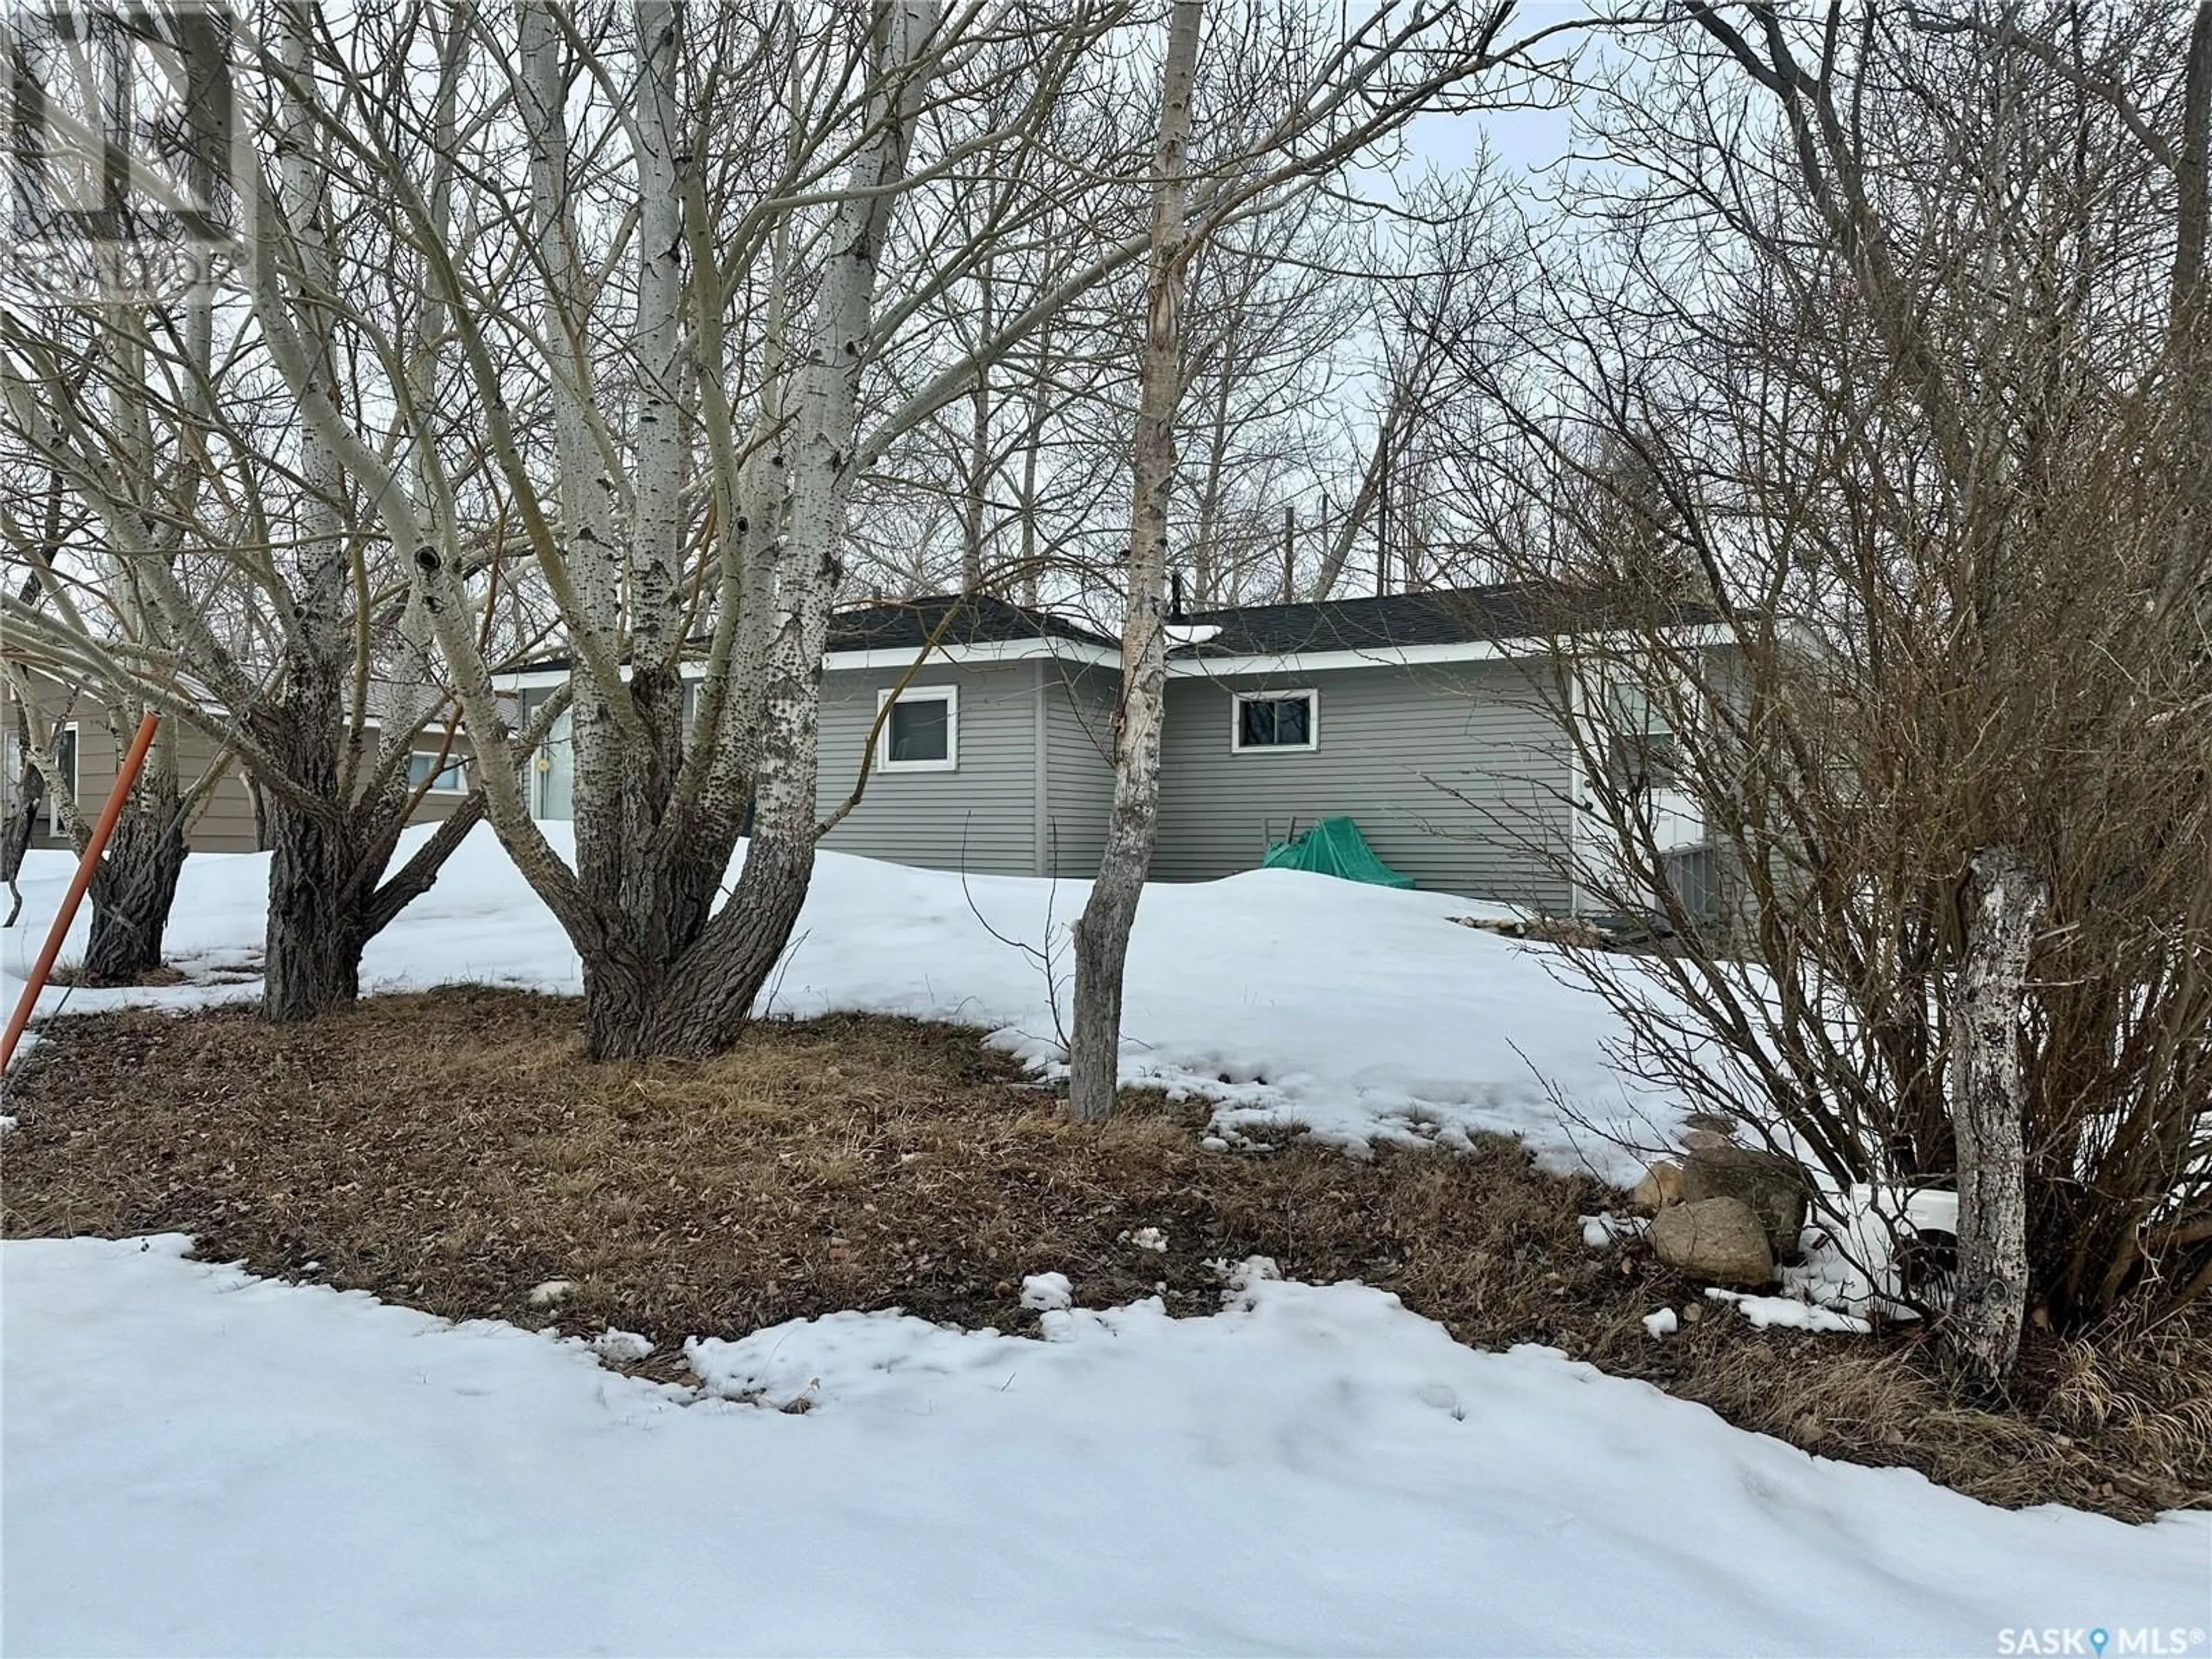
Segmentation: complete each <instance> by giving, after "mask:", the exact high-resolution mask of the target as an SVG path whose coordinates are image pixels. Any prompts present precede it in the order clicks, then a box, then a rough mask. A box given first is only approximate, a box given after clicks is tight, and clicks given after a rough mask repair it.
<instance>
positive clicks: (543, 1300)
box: [530, 1279, 576, 1308]
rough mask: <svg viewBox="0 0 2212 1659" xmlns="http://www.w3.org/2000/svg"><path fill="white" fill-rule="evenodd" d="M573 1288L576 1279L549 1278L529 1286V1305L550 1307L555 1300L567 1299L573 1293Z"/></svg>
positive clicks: (562, 1300)
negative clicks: (540, 1283) (541, 1282)
mask: <svg viewBox="0 0 2212 1659" xmlns="http://www.w3.org/2000/svg"><path fill="white" fill-rule="evenodd" d="M575 1289H576V1281H575V1280H574V1279H547V1280H545V1282H544V1283H543V1284H542V1285H532V1286H531V1289H530V1305H531V1306H532V1307H533V1308H550V1307H551V1306H552V1305H553V1304H555V1303H556V1302H565V1301H567V1300H568V1297H570V1296H572V1295H574V1293H575Z"/></svg>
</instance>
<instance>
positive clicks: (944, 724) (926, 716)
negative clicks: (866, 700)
mask: <svg viewBox="0 0 2212 1659" xmlns="http://www.w3.org/2000/svg"><path fill="white" fill-rule="evenodd" d="M885 703H890V710H889V712H888V713H886V714H884V724H883V732H882V735H881V736H880V738H878V740H877V745H876V765H877V767H878V769H879V770H882V771H885V772H950V771H952V770H954V769H956V768H957V766H958V764H959V761H960V694H959V692H958V690H957V689H956V688H954V687H952V686H950V685H916V686H909V687H908V688H907V689H906V690H903V691H902V692H900V693H899V694H898V696H897V698H896V701H893V698H892V695H891V693H890V691H888V690H884V691H879V692H878V693H877V694H876V708H877V709H878V712H882V711H883V708H884V704H885Z"/></svg>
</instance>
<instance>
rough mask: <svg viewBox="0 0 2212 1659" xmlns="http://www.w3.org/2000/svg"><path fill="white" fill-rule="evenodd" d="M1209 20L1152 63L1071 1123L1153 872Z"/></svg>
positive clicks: (1104, 1095)
mask: <svg viewBox="0 0 2212 1659" xmlns="http://www.w3.org/2000/svg"><path fill="white" fill-rule="evenodd" d="M1204 21H1205V9H1204V7H1203V6H1201V5H1200V3H1199V0H1176V4H1175V7H1174V9H1173V10H1172V11H1171V12H1170V14H1169V21H1168V38H1167V52H1166V56H1165V58H1164V61H1163V63H1162V65H1161V70H1160V131H1159V148H1158V153H1157V155H1155V157H1154V161H1153V164H1152V231H1151V238H1150V240H1151V244H1152V252H1151V253H1150V255H1149V256H1148V259H1147V274H1146V284H1145V288H1146V305H1145V355H1144V357H1143V360H1142V362H1141V363H1140V364H1139V368H1138V373H1137V380H1138V386H1139V392H1138V401H1137V432H1136V437H1135V440H1134V442H1133V446H1132V452H1131V453H1132V458H1133V473H1134V475H1135V489H1134V504H1133V510H1132V513H1131V516H1130V524H1129V580H1128V591H1127V597H1126V599H1125V600H1124V602H1123V603H1124V607H1125V609H1124V612H1123V618H1122V623H1121V706H1120V708H1118V709H1117V710H1116V712H1115V722H1114V726H1115V730H1114V811H1113V817H1112V818H1111V820H1110V821H1109V824H1108V828H1107V832H1106V847H1105V850H1104V851H1103V853H1102V854H1100V857H1099V860H1098V878H1097V880H1096V881H1095V882H1093V883H1092V884H1091V896H1090V898H1089V900H1088V901H1087V902H1085V905H1084V907H1083V914H1082V915H1080V916H1079V917H1078V918H1077V919H1076V922H1075V1024H1074V1030H1073V1035H1072V1036H1071V1037H1070V1039H1069V1042H1068V1049H1067V1057H1068V1073H1069V1076H1068V1109H1069V1110H1070V1111H1072V1112H1073V1114H1074V1115H1075V1117H1076V1119H1077V1120H1078V1121H1080V1122H1085V1123H1098V1122H1103V1121H1105V1119H1107V1118H1108V1117H1110V1116H1111V1115H1113V1111H1114V1103H1115V1097H1116V1096H1117V1094H1118V1092H1119V1090H1120V1087H1121V1058H1120V1056H1121V981H1122V975H1123V970H1124V969H1125V967H1126V965H1127V961H1128V955H1129V930H1130V928H1131V927H1132V926H1133V925H1134V923H1135V921H1136V920H1137V901H1138V900H1139V898H1140V897H1142V896H1143V895H1144V890H1145V876H1146V872H1147V871H1148V870H1149V869H1150V868H1151V867H1152V841H1153V836H1154V829H1155V824H1156V822H1157V820H1158V813H1159V771H1160V727H1161V720H1162V716H1163V714H1164V713H1165V707H1164V705H1165V699H1166V692H1167V678H1168V668H1167V628H1166V622H1167V617H1166V602H1167V568H1168V506H1169V493H1170V490H1171V489H1173V488H1174V485H1175V475H1176V404H1178V403H1179V402H1180V400H1181V398H1182V302H1183V293H1184V288H1185V285H1186V283H1187V282H1188V248H1189V246H1190V244H1191V228H1190V226H1189V224H1188V222H1187V215H1186V209H1185V205H1184V204H1185V201H1186V199H1187V195H1188V190H1189V179H1188V169H1187V163H1186V161H1185V154H1184V152H1185V149H1186V148H1187V147H1188V144H1189V142H1190V106H1191V94H1192V90H1193V88H1194V83H1195V82H1196V80H1197V76H1198V43H1199V34H1200V29H1201V27H1202V26H1203V24H1204Z"/></svg>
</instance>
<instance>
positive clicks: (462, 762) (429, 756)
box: [407, 749, 469, 795]
mask: <svg viewBox="0 0 2212 1659" xmlns="http://www.w3.org/2000/svg"><path fill="white" fill-rule="evenodd" d="M417 755H419V756H421V757H422V758H423V759H424V760H426V761H428V762H429V763H430V764H431V766H432V768H433V770H432V771H431V774H430V787H429V788H428V789H427V790H424V791H423V793H425V794H430V795H465V794H467V793H469V757H467V756H466V755H448V756H447V757H446V763H445V764H444V765H443V766H440V765H439V764H438V751H437V750H435V749H416V750H410V751H409V753H408V756H407V769H408V771H409V772H410V773H411V772H413V771H414V769H415V757H416V756H417ZM447 773H451V774H452V775H453V776H455V777H457V778H459V780H460V781H459V783H454V784H441V783H440V782H439V781H438V780H439V779H440V778H442V777H444V776H445V775H447ZM407 787H409V788H410V789H421V788H422V785H421V784H419V783H417V782H416V781H415V780H414V779H413V778H412V777H410V778H409V780H408V781H407Z"/></svg>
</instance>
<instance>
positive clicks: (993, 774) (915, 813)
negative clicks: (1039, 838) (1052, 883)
mask: <svg viewBox="0 0 2212 1659" xmlns="http://www.w3.org/2000/svg"><path fill="white" fill-rule="evenodd" d="M901 678H902V670H899V669H896V668H884V669H851V670H840V671H837V672H835V673H830V674H825V675H824V676H823V680H822V726H821V738H822V763H821V774H820V780H819V783H818V786H817V802H818V804H819V806H820V809H821V811H823V813H824V814H827V813H829V812H832V811H836V808H837V806H838V805H840V804H841V803H842V801H843V800H844V799H845V798H846V797H847V796H848V795H849V794H850V793H852V790H853V782H854V779H855V778H856V777H857V776H859V775H860V763H861V762H862V760H863V759H864V758H866V753H867V745H868V731H869V728H870V727H871V726H872V725H873V724H874V723H875V718H876V696H877V693H878V692H879V691H883V690H888V689H890V687H892V686H894V685H896V684H898V682H899V680H900V679H901ZM939 685H951V686H956V687H957V688H958V690H959V712H958V714H957V716H956V719H957V722H958V728H957V729H958V737H957V745H958V752H957V760H958V765H957V768H956V769H953V770H951V771H945V772H881V771H873V770H872V771H871V772H870V775H869V777H868V787H867V791H866V793H865V794H864V795H863V796H862V798H861V800H860V805H858V806H856V807H854V809H853V811H852V812H851V814H850V815H849V816H848V817H846V819H845V821H844V822H843V823H840V824H839V825H838V826H837V827H836V829H832V830H831V831H830V832H829V835H828V836H825V837H823V843H822V844H823V846H825V847H829V848H835V849H836V851H838V852H841V853H859V854H864V855H866V856H867V857H869V858H878V859H890V860H895V861H896V862H898V863H901V864H918V865H921V866H924V867H925V868H928V869H934V870H972V871H975V872H977V873H979V874H988V875H1013V876H1026V875H1032V874H1034V873H1036V823H1037V819H1036V797H1037V773H1036V730H1037V723H1038V722H1037V710H1038V687H1039V681H1038V675H1037V667H1036V664H1034V663H1027V662H1019V663H1009V664H1006V665H1003V666H1000V665H992V666H988V667H955V666H952V665H947V664H943V663H932V664H930V665H927V666H925V667H923V668H922V669H921V670H920V671H917V672H916V673H915V677H914V681H913V686H912V687H911V688H910V689H913V690H921V689H923V688H926V687H930V686H939Z"/></svg>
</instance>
